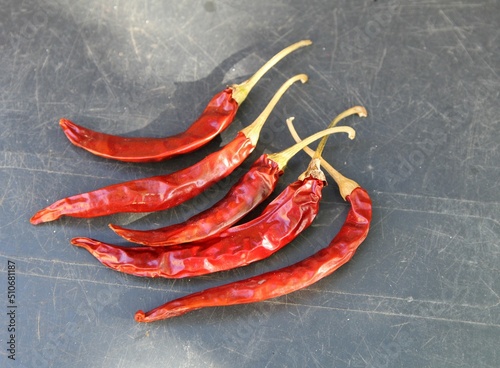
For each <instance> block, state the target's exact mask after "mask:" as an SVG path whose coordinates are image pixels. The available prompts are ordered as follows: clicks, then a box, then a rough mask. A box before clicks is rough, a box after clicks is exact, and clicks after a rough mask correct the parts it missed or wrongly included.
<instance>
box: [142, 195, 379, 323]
mask: <svg viewBox="0 0 500 368" xmlns="http://www.w3.org/2000/svg"><path fill="white" fill-rule="evenodd" d="M346 199H347V201H348V202H350V204H351V208H350V210H349V213H348V214H347V218H346V220H345V222H344V225H343V226H342V228H341V229H340V231H339V233H338V234H337V235H336V236H335V237H334V238H333V240H332V241H331V243H330V244H329V245H328V246H327V247H326V248H323V249H322V250H320V251H319V252H317V253H315V254H313V255H312V256H310V257H308V258H306V259H304V260H302V261H300V262H297V263H295V264H293V265H291V266H288V267H284V268H281V269H279V270H276V271H271V272H267V273H264V274H262V275H258V276H254V277H250V278H248V279H245V280H241V281H237V282H232V283H229V284H225V285H221V286H216V287H213V288H210V289H207V290H203V291H200V292H197V293H194V294H190V295H187V296H184V297H181V298H178V299H175V300H172V301H170V302H168V303H166V304H163V305H161V306H159V307H157V308H155V309H153V310H151V311H149V312H147V313H145V312H143V311H142V310H139V311H137V312H136V313H135V320H136V321H137V322H154V321H158V320H162V319H166V318H171V317H176V316H180V315H182V314H185V313H187V312H191V311H194V310H197V309H200V308H206V307H217V306H228V305H235V304H246V303H254V302H259V301H263V300H267V299H271V298H276V297H279V296H283V295H286V294H289V293H291V292H293V291H296V290H300V289H303V288H305V287H307V286H309V285H312V284H314V283H315V282H317V281H319V280H321V279H322V278H324V277H326V276H328V275H330V274H332V273H333V272H334V271H335V270H337V269H338V268H339V267H340V266H342V265H344V264H345V263H347V262H348V261H349V260H350V259H351V258H352V256H353V255H354V253H355V252H356V250H357V249H358V247H359V245H360V244H361V243H362V242H363V240H364V239H365V238H366V236H367V235H368V231H369V227H370V221H371V215H372V207H371V200H370V197H369V195H368V193H367V192H366V191H365V190H364V189H363V188H361V187H357V188H356V189H354V190H353V191H352V192H351V193H350V194H349V195H348V196H347V197H346Z"/></svg>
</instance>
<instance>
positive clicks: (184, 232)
mask: <svg viewBox="0 0 500 368" xmlns="http://www.w3.org/2000/svg"><path fill="white" fill-rule="evenodd" d="M282 173H283V170H281V169H280V167H279V165H278V164H277V163H276V162H274V161H273V160H271V159H270V158H268V157H267V155H266V154H263V155H262V156H260V157H259V158H258V159H257V160H256V161H255V162H254V164H253V165H252V166H251V167H250V169H249V170H248V172H247V173H246V174H245V175H243V176H242V177H241V178H240V180H239V181H238V182H237V183H236V184H234V185H233V186H232V187H231V189H230V190H229V191H228V192H227V194H226V195H225V196H224V197H223V198H222V199H221V200H220V201H218V202H217V203H216V204H214V205H213V206H212V207H210V208H208V209H206V210H205V211H202V212H200V213H199V214H196V215H194V216H193V217H191V218H189V219H188V220H186V221H184V222H182V223H178V224H174V225H170V226H166V227H162V228H159V229H154V230H132V229H127V228H124V227H121V226H117V225H110V227H111V229H112V230H113V231H114V232H115V233H117V234H118V235H120V236H121V237H123V238H125V239H126V240H128V241H131V242H133V243H138V244H143V245H147V246H167V245H174V244H183V243H191V242H195V241H200V240H205V239H208V238H211V237H214V236H216V235H217V234H219V233H221V232H222V231H224V230H226V229H228V228H229V227H231V226H232V225H234V224H235V223H236V222H238V221H239V220H240V219H241V218H243V216H245V215H246V214H247V213H249V212H250V211H251V210H252V209H254V208H255V207H256V206H257V205H258V204H259V203H261V202H262V201H264V200H265V199H266V198H267V197H269V195H271V193H272V192H273V191H274V189H275V187H276V184H277V183H278V179H279V178H280V176H281V175H282Z"/></svg>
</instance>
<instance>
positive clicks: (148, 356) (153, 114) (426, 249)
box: [0, 0, 500, 368]
mask: <svg viewBox="0 0 500 368" xmlns="http://www.w3.org/2000/svg"><path fill="white" fill-rule="evenodd" d="M499 14H500V2H498V1H496V0H472V1H459V0H457V1H437V0H433V1H425V2H418V1H403V0H392V1H382V0H379V1H368V0H366V1H347V0H345V1H336V2H332V1H326V0H323V1H320V0H313V1H307V2H305V1H304V2H300V1H272V2H271V1H261V0H259V1H245V2H243V1H240V2H233V1H206V0H196V1H189V2H188V1H167V2H164V1H153V0H150V1H146V0H144V1H131V0H122V1H109V2H104V3H103V2H101V1H96V0H90V1H76V2H75V1H68V0H42V1H34V0H26V1H17V2H15V1H9V0H1V1H0V22H1V23H0V26H1V27H0V32H1V33H0V50H1V53H0V60H1V71H2V72H1V74H0V78H1V79H0V86H1V88H0V93H1V96H0V127H1V129H0V141H1V148H0V170H1V176H0V187H1V188H2V190H1V195H0V206H1V207H0V229H1V232H0V242H1V251H0V256H1V262H0V269H1V271H2V272H1V277H0V278H1V281H0V284H1V285H3V287H1V288H0V289H1V290H2V291H1V297H2V299H1V300H0V305H3V306H4V307H3V308H2V310H3V309H4V308H5V305H6V302H7V301H6V283H7V273H6V272H7V271H6V267H7V261H8V260H12V261H15V263H16V272H17V303H18V305H19V309H18V314H17V325H16V327H17V331H16V333H17V335H16V339H17V354H16V361H15V362H13V361H10V360H8V359H7V352H6V338H7V327H6V326H7V319H6V313H4V312H1V313H0V315H1V316H2V317H1V318H0V321H2V322H1V323H0V341H1V342H2V346H1V349H0V351H1V354H0V360H1V361H2V362H1V363H0V365H1V366H2V367H7V366H8V367H11V366H12V367H35V366H36V367H67V366H72V367H160V366H162V367H164V366H169V367H235V366H238V367H306V366H307V367H377V368H378V367H499V366H500V356H499V349H498V345H499V341H500V277H499V264H500V248H499V246H500V243H499V235H500V226H499V218H500V204H499V199H500V198H499V187H498V182H499V178H500V169H499V162H500V149H499V147H498V145H499V142H500V134H499V128H500V127H499V115H500V114H499V113H500V109H499V107H498V101H499V91H500V88H499V87H500V78H499V73H500V48H499V47H500V18H499V16H498V15H499ZM304 38H311V39H312V40H313V41H314V45H313V46H311V47H309V48H305V49H302V50H300V51H298V52H296V53H294V54H293V55H291V56H289V57H287V58H286V59H285V60H284V61H282V62H281V63H280V64H279V65H278V67H277V68H275V69H273V70H272V71H271V72H270V73H268V74H267V75H266V77H265V78H264V79H263V80H262V81H261V82H260V83H259V84H258V85H257V87H256V88H255V89H254V91H253V92H252V93H251V95H250V96H249V98H248V100H247V101H246V102H245V103H244V105H243V106H242V108H241V110H240V112H239V113H238V117H237V120H236V122H235V123H234V128H233V131H234V130H236V129H238V128H239V127H242V126H244V125H246V124H247V123H249V122H251V121H252V120H253V119H254V118H255V117H256V116H257V115H258V113H259V112H260V110H261V109H262V108H263V107H264V106H265V104H266V103H267V101H268V99H269V98H270V97H271V95H272V94H273V93H274V92H275V90H276V89H277V88H278V87H279V85H281V83H283V81H284V80H285V79H287V78H288V77H290V76H292V75H294V74H297V73H307V74H308V75H309V76H310V82H309V83H308V84H306V85H295V86H293V87H292V88H291V89H290V91H289V92H288V93H287V94H286V95H285V96H284V98H283V99H282V101H281V102H280V103H279V105H278V106H277V108H276V110H275V112H274V113H273V114H272V116H271V117H270V119H269V121H268V124H267V125H266V127H265V129H264V132H263V137H262V140H261V143H260V144H259V146H258V148H257V150H256V152H255V153H254V154H253V155H252V158H251V159H249V160H248V162H247V163H245V164H244V165H243V167H242V168H241V169H240V170H238V171H237V172H236V173H235V174H234V175H231V177H230V178H229V179H228V180H226V181H224V182H223V183H222V184H220V185H216V186H215V187H213V188H212V189H211V190H209V191H208V192H207V193H205V194H204V195H202V196H200V197H199V198H197V199H195V200H193V201H190V202H189V203H187V204H185V205H182V206H180V207H178V208H176V209H173V210H170V211H165V212H162V213H156V214H150V215H128V214H123V215H117V216H113V217H109V218H98V219H90V220H85V219H62V220H60V221H56V222H54V223H49V224H46V225H43V226H37V227H35V226H31V225H30V224H29V222H28V219H29V217H30V216H31V215H32V214H33V213H34V212H35V211H37V210H39V209H40V208H42V207H44V206H46V205H48V204H50V203H51V202H53V201H55V200H56V199H59V198H61V197H63V196H67V195H71V194H75V193H79V192H83V191H88V190H92V189H95V188H98V187H101V186H104V185H108V184H111V183H116V182H121V181H124V180H128V179H133V178H140V177H146V176H152V175H155V174H158V173H165V172H170V171H173V170H176V169H179V168H182V167H185V166H187V165H189V164H190V163H193V162H195V161H197V160H199V159H200V158H201V157H203V156H204V155H206V154H207V153H208V152H211V151H213V150H215V149H217V147H219V145H220V144H221V143H223V142H225V141H227V140H228V139H230V138H231V135H232V134H233V133H234V132H232V131H229V132H227V133H226V134H224V135H223V136H222V137H221V139H216V140H215V141H214V142H213V143H212V144H210V145H208V146H207V147H205V148H203V149H201V150H200V151H198V152H196V153H195V154H192V155H189V156H188V157H184V158H178V159H174V160H171V161H168V162H164V163H158V164H145V165H140V164H124V163H117V162H113V161H109V160H105V159H100V158H97V157H94V156H92V155H90V154H88V153H86V152H84V151H83V150H81V149H78V148H76V147H74V146H72V145H71V144H70V143H69V142H68V141H67V140H66V139H65V137H64V135H63V134H62V132H61V131H60V129H59V127H58V124H57V122H58V119H59V118H60V117H63V116H64V117H67V118H71V119H73V120H74V121H76V122H77V123H80V124H82V125H85V126H88V127H91V128H95V129H98V130H102V131H106V132H110V133H116V134H130V135H157V136H160V135H166V134H171V133H173V132H178V131H181V130H182V129H183V128H184V127H185V126H186V125H187V124H188V123H189V122H190V121H192V120H193V119H194V118H196V116H197V115H198V114H199V113H200V111H201V110H202V108H203V106H204V105H205V104H206V102H207V101H208V99H209V98H210V96H212V95H213V94H215V93H216V92H218V91H219V90H221V89H222V88H223V87H224V86H225V85H226V84H229V83H233V82H239V81H242V80H243V79H245V78H246V77H247V76H248V75H250V74H251V73H252V72H253V71H255V70H256V69H257V68H258V67H259V66H260V65H261V64H262V63H263V62H264V60H266V59H267V58H269V57H270V56H272V55H273V54H274V53H275V52H277V51H278V50H280V49H281V48H283V47H285V46H287V45H288V44H291V43H293V42H296V41H298V40H300V39H304ZM354 104H362V105H364V106H365V107H366V108H367V109H368V111H369V114H370V115H369V117H368V118H366V119H359V118H354V117H353V118H350V119H348V120H347V121H346V123H348V124H350V125H352V126H353V127H355V128H356V130H357V132H358V135H357V138H356V139H355V140H354V141H349V140H348V139H346V137H345V136H337V137H335V138H334V139H331V141H330V144H329V148H328V152H327V153H326V157H327V159H328V160H330V161H331V162H332V163H333V164H334V165H336V166H337V167H338V168H339V169H340V170H341V171H342V172H343V173H345V174H346V175H347V176H350V177H352V178H353V179H355V180H357V181H358V182H359V183H361V184H362V185H363V186H364V187H365V188H367V189H368V191H369V192H370V193H371V195H372V198H373V203H374V214H373V216H374V219H373V227H372V230H371V233H370V235H369V237H368V239H367V240H366V241H365V243H364V244H363V245H362V247H361V248H360V249H359V252H358V253H357V254H356V256H355V258H354V259H353V260H352V262H351V263H349V264H348V265H346V266H344V267H343V268H341V269H340V270H339V271H338V272H336V273H335V274H334V275H332V276H330V277H328V278H327V279H325V280H323V281H321V282H319V283H317V284H316V285H314V286H312V287H310V288H307V289H306V290H303V291H300V292H296V293H294V294H291V295H289V296H286V297H283V298H278V299H276V300H271V301H267V302H264V303H260V304H256V305H245V306H236V307H231V308H213V309H205V310H201V311H196V312H193V313H190V314H188V315H185V316H183V317H180V318H176V319H172V320H168V321H164V322H159V323H154V324H137V323H135V322H134V320H133V318H132V317H133V314H134V312H135V311H136V310H137V309H151V308H153V307H155V306H157V305H159V304H162V303H163V302H166V301H167V300H170V299H172V298H175V297H179V296H181V295H184V294H186V293H189V292H193V291H197V290H201V289H204V288H206V287H209V286H213V285H217V284H221V283H224V282H226V281H229V280H237V279H241V278H244V277H246V276H249V275H254V274H256V273H260V272H263V271H267V270H271V269H274V268H278V267H280V266H284V265H288V264H290V263H293V262H294V261H297V260H299V259H302V258H304V257H305V256H306V255H308V254H311V253H313V252H314V251H315V250H317V249H319V248H321V247H322V246H324V245H325V244H326V243H327V242H328V241H329V239H331V237H332V236H333V235H334V233H336V232H337V230H338V228H339V227H340V225H341V223H342V222H343V219H344V216H345V214H346V211H347V206H346V205H345V203H343V202H342V200H341V199H340V197H339V195H338V193H337V190H336V187H335V185H333V184H332V185H330V186H329V187H327V188H326V189H325V191H324V200H323V202H322V209H321V213H320V215H319V217H318V218H317V221H316V222H315V224H314V226H312V227H311V228H309V229H308V230H307V231H305V232H304V233H303V235H302V236H300V238H298V239H297V240H296V241H294V242H293V243H292V244H290V245H289V246H288V247H287V248H285V249H284V250H282V251H280V252H278V253H277V254H276V255H275V256H273V257H272V258H270V259H268V260H265V261H263V262H260V263H258V264H254V265H251V266H249V267H246V268H244V269H239V270H235V271H232V272H224V273H220V274H216V275H213V276H207V277H201V278H199V279H186V280H178V281H171V280H148V279H141V278H137V277H132V276H126V275H121V274H119V273H117V272H113V271H110V270H108V269H105V268H104V267H103V266H101V265H100V264H99V263H98V262H97V261H96V260H95V259H94V258H92V257H91V256H90V255H89V254H88V253H87V252H86V251H84V250H82V249H76V248H73V247H72V246H71V245H69V239H70V238H71V237H74V236H90V237H95V238H98V239H101V240H104V241H109V242H115V243H121V244H123V242H121V240H120V238H118V237H117V236H116V235H114V234H113V233H112V232H111V231H110V230H109V229H108V228H107V226H106V225H107V224H108V223H109V222H115V223H119V224H130V225H131V226H134V227H137V228H150V227H155V226H156V227H157V226H160V225H166V224H168V223H173V222H177V221H180V220H181V219H183V218H186V217H188V216H189V215H191V214H193V213H195V212H197V211H199V210H200V209H202V208H205V207H207V206H209V205H210V204H211V203H213V202H214V201H215V200H216V199H217V198H219V197H220V196H222V195H223V194H224V191H225V190H226V189H227V188H228V187H229V185H230V184H231V183H232V182H234V181H235V180H236V179H237V178H238V176H239V175H241V173H242V172H243V171H244V170H245V169H246V168H248V166H249V163H251V162H252V161H253V159H254V158H255V157H257V156H258V155H260V154H261V153H262V152H263V151H265V150H268V151H278V150H280V149H282V148H285V147H287V146H289V145H290V144H291V143H292V139H291V138H290V136H289V135H288V133H287V131H286V130H285V129H284V124H283V122H284V119H285V118H286V117H288V116H292V115H293V116H295V117H296V120H295V121H296V123H297V128H298V130H299V132H300V133H301V134H302V135H304V136H305V135H307V134H310V133H313V132H315V131H317V130H319V129H320V128H322V127H324V126H325V125H326V124H327V123H328V122H329V121H330V119H331V118H332V117H333V116H334V115H335V114H337V113H339V112H340V111H342V110H344V109H346V108H348V107H350V106H352V105H354ZM307 161H308V159H307V158H306V156H305V155H304V154H301V155H299V156H297V157H296V158H295V159H294V160H293V161H292V162H291V163H290V165H289V167H288V169H287V172H286V174H285V176H284V177H283V178H282V180H281V184H280V187H279V188H278V191H279V190H280V189H282V188H284V186H285V185H286V184H287V183H289V182H291V181H293V180H295V178H296V177H297V175H299V173H300V172H301V171H302V170H303V169H304V168H305V165H306V163H307Z"/></svg>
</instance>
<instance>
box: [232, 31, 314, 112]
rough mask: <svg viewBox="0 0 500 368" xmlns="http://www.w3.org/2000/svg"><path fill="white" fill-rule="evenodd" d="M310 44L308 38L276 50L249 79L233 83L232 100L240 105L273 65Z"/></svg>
mask: <svg viewBox="0 0 500 368" xmlns="http://www.w3.org/2000/svg"><path fill="white" fill-rule="evenodd" d="M311 44H312V41H310V40H303V41H299V42H297V43H294V44H293V45H290V46H288V47H287V48H285V49H283V50H281V51H280V52H278V53H277V54H276V55H274V56H273V57H272V58H271V59H269V61H267V62H266V63H265V64H264V65H263V66H262V67H261V68H260V69H259V70H257V72H256V73H255V74H254V75H252V76H251V77H250V78H249V79H247V80H246V81H244V82H243V83H240V84H233V85H232V86H231V88H232V89H233V96H232V97H233V100H235V101H236V102H237V103H238V105H241V103H242V102H243V101H245V99H246V98H247V96H248V94H249V93H250V91H251V90H252V88H253V87H254V86H255V84H257V82H258V81H259V80H260V78H262V76H263V75H264V74H266V73H267V71H269V69H271V68H272V67H273V66H275V65H276V64H277V63H278V62H279V61H280V60H281V59H283V58H284V57H285V56H287V55H288V54H290V53H292V52H293V51H295V50H297V49H299V48H301V47H305V46H309V45H311Z"/></svg>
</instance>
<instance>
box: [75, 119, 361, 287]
mask: <svg viewBox="0 0 500 368" xmlns="http://www.w3.org/2000/svg"><path fill="white" fill-rule="evenodd" d="M336 131H344V132H348V133H349V136H350V137H351V138H354V134H355V132H354V130H353V129H352V128H349V127H342V128H330V129H329V130H325V131H323V132H322V133H320V134H322V135H324V134H326V133H333V132H336ZM320 134H316V135H313V136H312V137H309V138H308V139H307V140H304V142H303V143H302V144H299V145H295V146H293V147H292V148H291V149H289V150H286V151H285V152H287V155H289V154H291V155H293V154H294V152H296V151H297V150H300V149H302V148H303V145H304V144H308V143H310V142H311V141H312V140H313V139H317V138H319V137H320V136H322V135H320ZM283 153H284V152H281V153H280V155H283ZM305 176H306V177H305V178H304V179H303V180H298V181H296V182H294V183H292V184H291V185H289V186H288V187H287V188H286V190H285V191H283V192H282V193H281V194H280V195H279V196H278V197H277V198H276V199H275V200H273V201H272V202H271V203H270V204H269V205H268V206H267V207H266V208H265V209H264V211H263V212H262V214H261V215H260V216H259V217H257V218H255V219H254V220H252V221H249V222H247V223H244V224H242V225H239V226H234V227H232V228H229V229H227V230H225V231H223V232H222V233H220V234H219V235H218V236H217V237H215V238H211V239H208V240H206V241H202V242H194V243H191V244H188V245H174V246H170V247H142V246H139V247H121V246H116V245H112V244H107V243H103V242H99V241H97V240H93V239H89V238H75V239H72V240H71V243H72V244H73V245H76V246H79V247H83V248H85V249H87V250H88V251H89V252H90V253H91V254H92V255H94V257H96V258H97V259H98V260H99V261H100V262H101V263H103V264H104V265H106V266H108V267H110V268H112V269H114V270H117V271H120V272H124V273H128V274H132V275H135V276H147V277H168V278H181V277H192V276H199V275H204V274H207V273H212V272H217V271H223V270H228V269H232V268H236V267H240V266H244V265H247V264H249V263H252V262H255V261H258V260H261V259H263V258H266V257H268V256H269V255H271V254H272V253H274V252H276V251H277V250H279V249H280V248H282V247H283V246H285V245H286V244H288V243H289V242H290V241H292V240H293V239H294V238H295V237H296V236H297V235H298V234H299V233H300V232H301V231H302V230H304V229H305V228H306V227H308V226H309V225H310V224H311V223H312V221H313V220H314V218H315V217H316V214H317V212H318V209H319V201H320V200H321V190H322V188H323V186H324V183H325V178H324V174H323V172H322V171H321V169H320V168H319V159H313V160H312V161H311V164H310V165H309V167H308V170H307V171H306V172H305Z"/></svg>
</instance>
